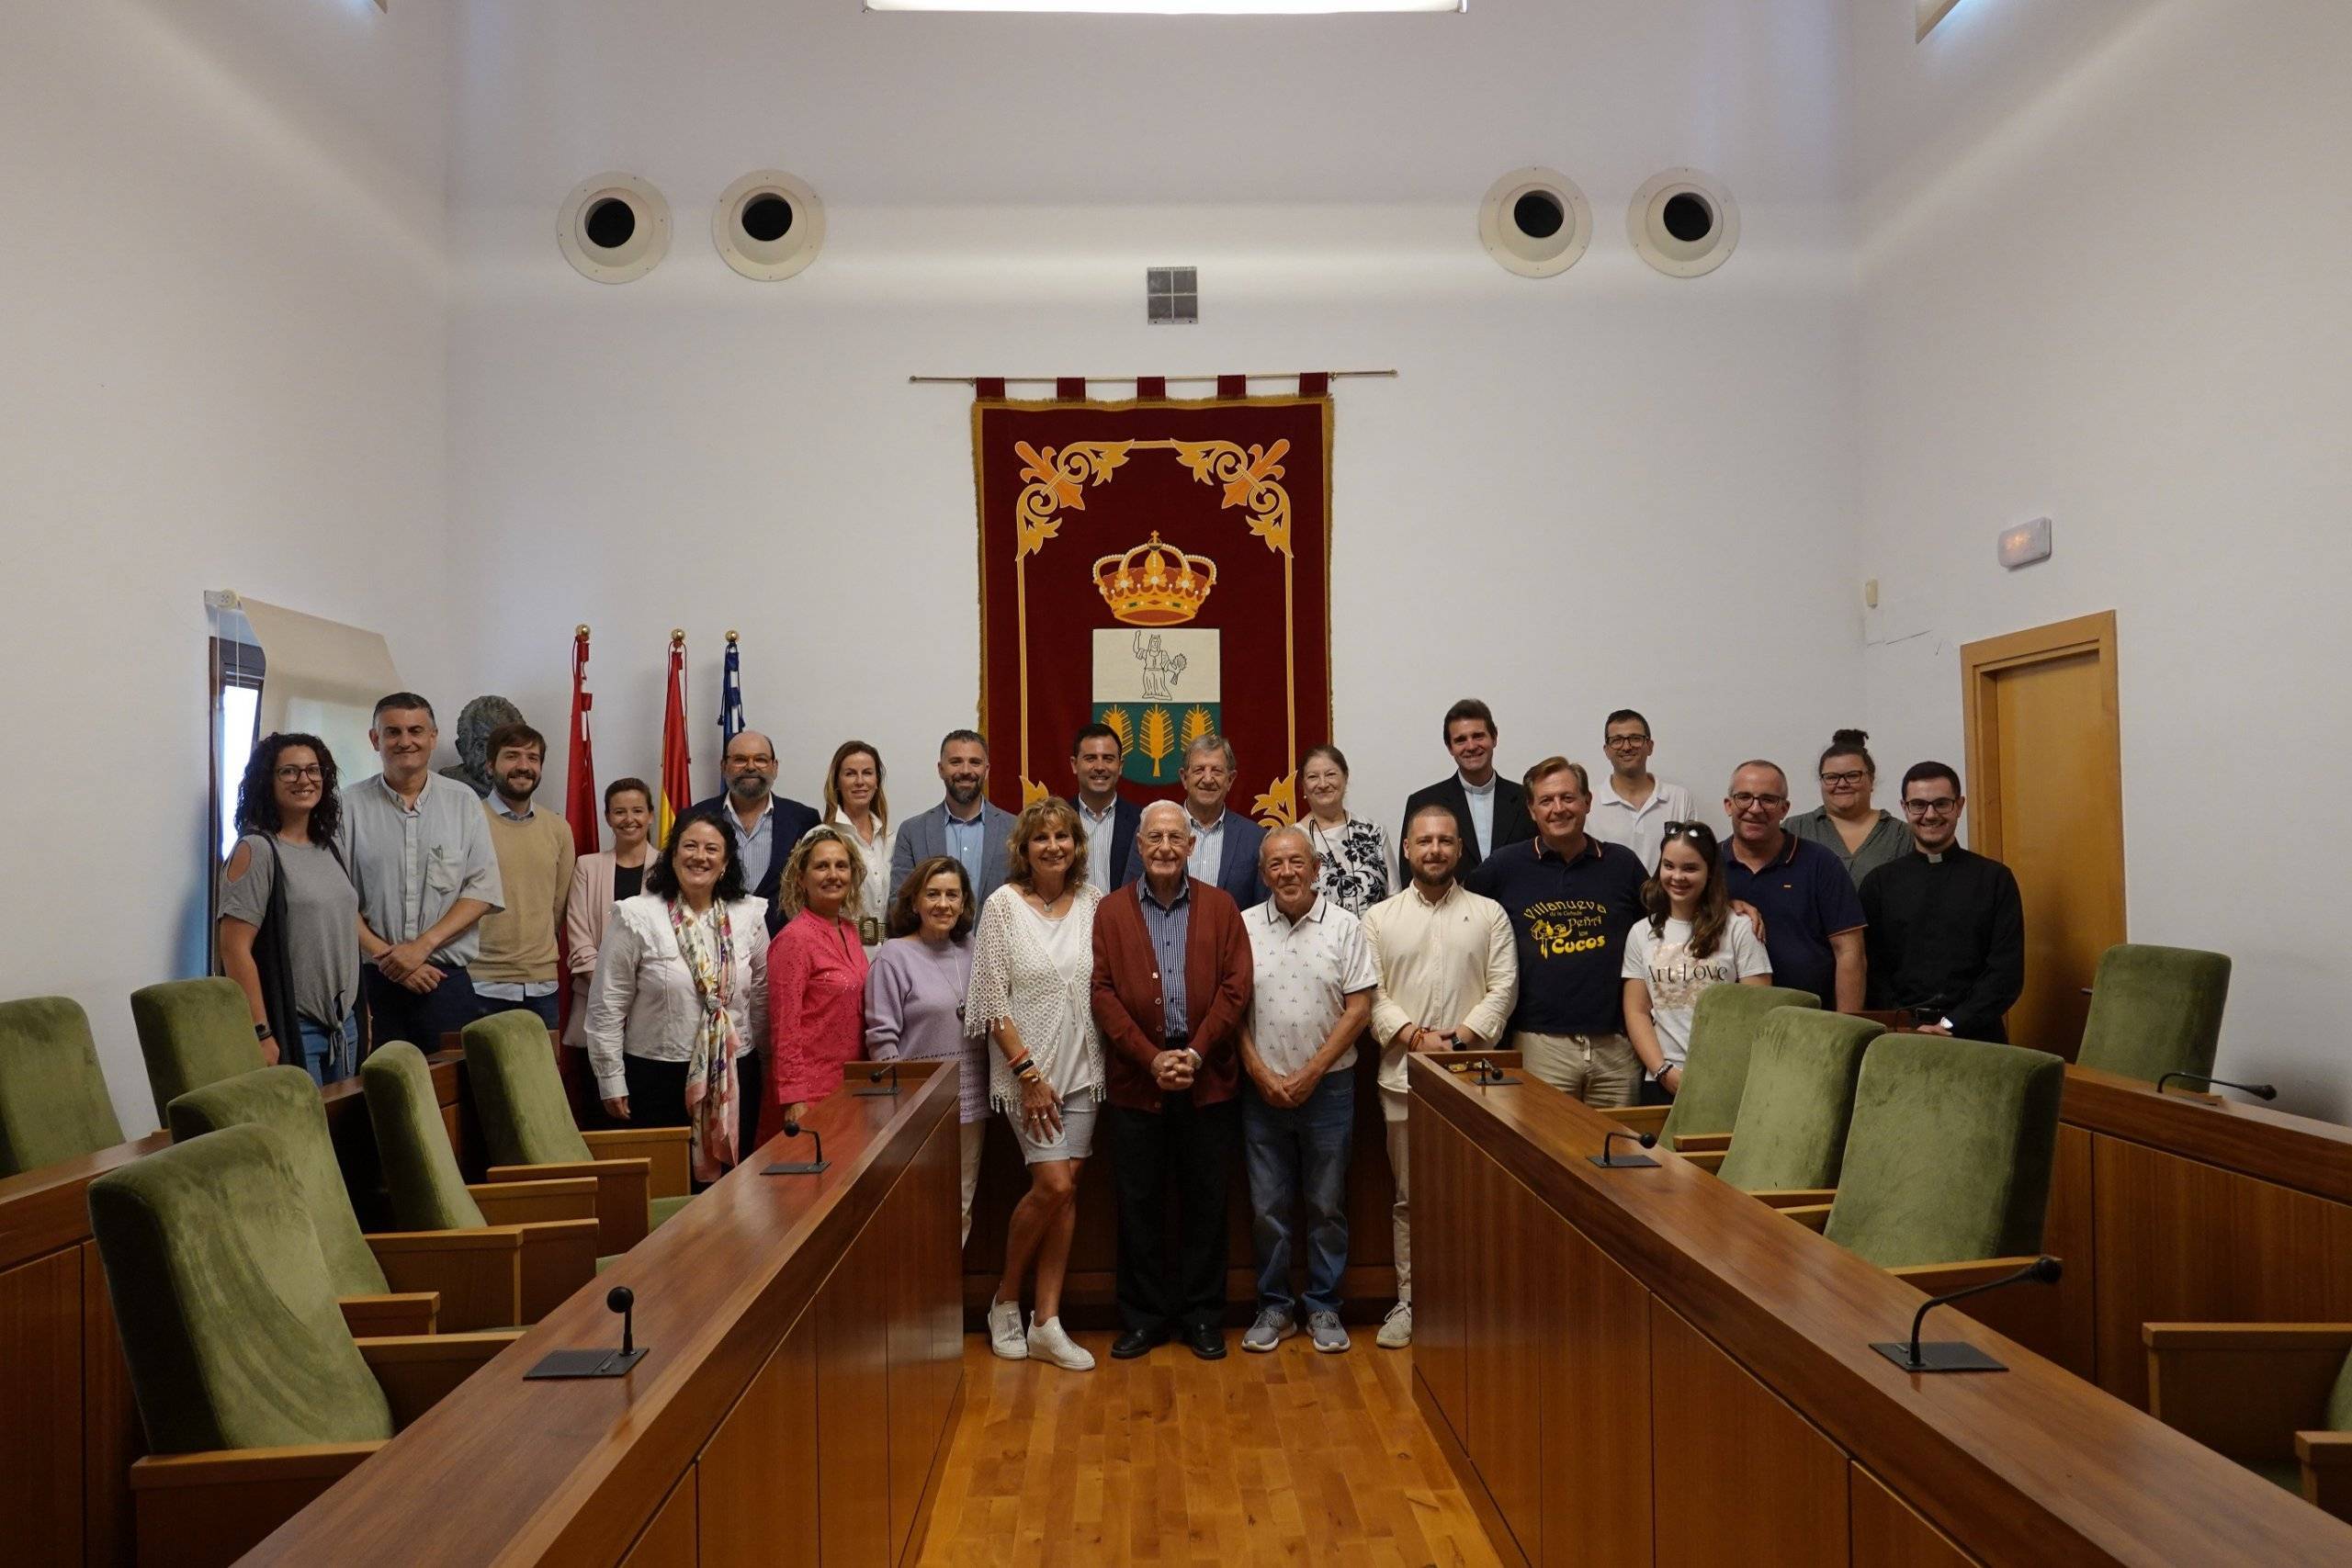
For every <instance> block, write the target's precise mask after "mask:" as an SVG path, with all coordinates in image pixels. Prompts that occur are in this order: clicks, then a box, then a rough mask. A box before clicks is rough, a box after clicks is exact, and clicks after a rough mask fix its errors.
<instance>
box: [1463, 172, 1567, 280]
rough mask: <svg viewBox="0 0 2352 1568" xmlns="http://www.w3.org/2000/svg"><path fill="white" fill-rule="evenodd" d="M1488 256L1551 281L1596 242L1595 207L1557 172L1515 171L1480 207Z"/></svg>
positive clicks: (1498, 183)
mask: <svg viewBox="0 0 2352 1568" xmlns="http://www.w3.org/2000/svg"><path fill="white" fill-rule="evenodd" d="M1478 238H1479V239H1480V240H1481V241H1483V242H1485V243H1486V247H1487V254H1488V255H1490V256H1493V257H1494V258H1495V260H1496V261H1498V262H1499V263H1500V264H1502V265H1503V266H1505V267H1507V268H1509V269H1510V271H1512V272H1515V273H1517V274H1519V276H1521V277H1552V276H1556V275H1558V274H1560V273H1563V272H1566V271H1567V270H1568V268H1570V267H1572V266H1574V265H1577V257H1578V256H1581V255H1583V254H1584V253H1585V247H1587V246H1588V245H1589V244H1591V243H1592V204H1591V203H1590V202H1589V201H1587V200H1585V198H1584V192H1582V191H1580V190H1578V189H1577V187H1576V182H1575V181H1573V180H1571V179H1569V178H1568V176H1567V175H1564V174H1562V173H1560V172H1559V171H1558V170H1557V169H1513V170H1512V171H1511V172H1510V174H1507V175H1504V176H1503V177H1502V178H1501V179H1498V180H1497V181H1496V182H1495V183H1494V184H1493V185H1491V186H1487V199H1486V200H1484V201H1482V202H1480V203H1479V204H1478Z"/></svg>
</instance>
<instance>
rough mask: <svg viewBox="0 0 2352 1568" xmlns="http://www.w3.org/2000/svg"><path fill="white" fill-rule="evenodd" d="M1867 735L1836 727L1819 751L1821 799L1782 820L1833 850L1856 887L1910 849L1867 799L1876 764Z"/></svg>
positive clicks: (1898, 827) (1888, 817)
mask: <svg viewBox="0 0 2352 1568" xmlns="http://www.w3.org/2000/svg"><path fill="white" fill-rule="evenodd" d="M1870 739H1871V738H1870V734H1869V732H1868V731H1866V730H1860V729H1841V730H1839V731H1838V733H1837V734H1835V735H1833V736H1831V737H1830V738H1829V748H1828V750H1826V751H1824V752H1822V753H1821V764H1820V776H1821V804H1820V805H1819V806H1817V807H1814V808H1813V809H1812V810H1811V811H1801V812H1799V813H1798V814H1797V815H1795V816H1794V817H1792V818H1789V819H1788V821H1787V822H1785V823H1784V824H1782V826H1783V827H1784V828H1785V829H1787V830H1788V831H1789V832H1792V833H1794V834H1795V835H1796V836H1797V837H1798V838H1800V839H1810V840H1813V841H1814V842H1815V843H1816V844H1819V845H1820V846H1821V847H1822V848H1823V849H1825V850H1827V851H1828V852H1830V853H1831V854H1834V855H1836V856H1837V857H1838V863H1840V864H1842V865H1843V866H1845V868H1846V874H1847V875H1848V876H1850V877H1852V878H1853V879H1854V886H1857V887H1860V886H1861V885H1862V878H1864V877H1865V876H1868V875H1869V874H1871V872H1874V871H1876V870H1877V869H1878V868H1879V867H1880V866H1883V865H1884V864H1886V863H1887V862H1889V861H1894V860H1901V859H1902V858H1903V857H1904V855H1905V854H1906V853H1908V852H1910V849H1911V834H1910V832H1909V831H1908V830H1907V829H1905V827H1904V826H1903V823H1902V822H1901V820H1900V819H1898V818H1896V817H1895V816H1894V813H1892V812H1888V811H1882V810H1880V809H1879V808H1878V807H1877V806H1876V805H1875V804H1873V803H1872V802H1871V792H1872V791H1873V790H1875V789H1876V788H1877V787H1878V763H1877V762H1876V761H1873V760H1872V759H1871V753H1870Z"/></svg>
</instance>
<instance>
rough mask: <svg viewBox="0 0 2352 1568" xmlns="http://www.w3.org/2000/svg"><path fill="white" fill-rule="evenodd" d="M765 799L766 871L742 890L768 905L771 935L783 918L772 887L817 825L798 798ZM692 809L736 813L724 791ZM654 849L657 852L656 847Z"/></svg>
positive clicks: (781, 925)
mask: <svg viewBox="0 0 2352 1568" xmlns="http://www.w3.org/2000/svg"><path fill="white" fill-rule="evenodd" d="M768 801H769V805H768V814H769V816H770V818H772V820H771V822H770V825H769V834H770V837H771V842H770V845H769V849H768V870H767V874H766V875H764V876H763V877H761V878H760V880H759V883H758V885H757V886H748V887H746V888H744V889H743V891H744V892H746V893H748V894H750V895H751V896H752V897H754V898H757V899H758V900H759V901H760V902H761V903H762V904H763V905H765V906H766V907H767V912H768V917H767V918H768V934H769V935H770V936H774V935H775V933H776V932H778V931H782V930H783V929H784V921H783V919H782V918H780V917H779V916H778V915H777V914H776V909H775V890H776V887H777V886H778V885H779V884H780V883H782V882H783V881H784V863H785V862H786V861H788V860H790V859H791V858H792V846H793V845H795V844H797V843H798V842H799V841H800V836H801V835H802V834H804V833H806V832H807V831H809V829H811V828H814V827H815V826H816V825H817V813H816V811H815V810H814V809H813V808H812V807H806V806H803V805H801V804H800V803H799V802H798V801H797V800H786V798H785V797H784V796H783V795H769V796H768ZM694 808H695V810H696V811H716V812H718V813H719V814H720V815H721V816H724V817H726V818H729V819H730V820H732V819H733V818H734V816H735V807H732V806H730V805H729V804H728V800H727V796H726V795H725V794H724V793H723V792H722V793H720V794H718V795H712V796H711V797H710V798H709V799H708V800H697V801H695V807H694ZM657 852H658V848H657Z"/></svg>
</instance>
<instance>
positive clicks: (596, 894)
mask: <svg viewBox="0 0 2352 1568" xmlns="http://www.w3.org/2000/svg"><path fill="white" fill-rule="evenodd" d="M645 863H646V866H647V867H648V868H649V869H650V868H651V866H652V864H653V857H652V854H651V852H650V851H649V852H648V853H647V856H646V862H645ZM612 914H613V852H612V851H610V850H598V851H597V852H595V853H594V854H593V855H582V856H581V857H580V858H579V859H578V860H576V861H574V862H572V863H571V893H570V894H569V895H567V896H566V897H565V898H564V901H563V940H564V950H565V957H564V964H565V967H566V968H568V969H570V970H571V1021H569V1022H567V1023H566V1024H565V1025H564V1029H563V1043H565V1044H566V1045H577V1046H580V1047H582V1049H585V1048H586V1046H587V1043H588V1042H587V1037H586V1035H585V1033H584V1032H583V1031H584V1029H585V1026H586V1023H587V1020H588V985H589V982H590V981H592V980H594V978H595V977H596V949H597V947H598V946H599V945H600V944H601V943H602V942H604V940H605V921H606V920H609V919H612Z"/></svg>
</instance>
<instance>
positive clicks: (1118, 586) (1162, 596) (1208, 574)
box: [1094, 530, 1216, 626]
mask: <svg viewBox="0 0 2352 1568" xmlns="http://www.w3.org/2000/svg"><path fill="white" fill-rule="evenodd" d="M1094 586H1095V587H1096V588H1098V589H1100V590H1101V591H1102V593H1103V603H1104V604H1108V605H1110V606H1111V614H1112V615H1115V616H1117V617H1118V618H1119V619H1120V620H1123V621H1125V622H1127V623H1128V624H1129V625H1131V626H1174V625H1176V624H1177V623H1178V622H1179V621H1189V620H1191V619H1192V618H1193V616H1194V615H1199V614H1200V613H1201V604H1202V602H1203V601H1204V600H1205V599H1206V598H1208V596H1209V590H1210V589H1212V588H1215V587H1216V562H1215V561H1213V560H1211V559H1209V558H1208V557H1206V556H1188V555H1186V554H1184V553H1183V552H1182V550H1179V549H1178V548H1176V547H1175V546H1173V545H1163V544H1161V543H1160V542H1159V532H1158V531H1157V530H1154V531H1153V533H1152V536H1151V538H1150V540H1149V541H1148V542H1147V543H1145V544H1140V545H1137V546H1136V547H1135V548H1133V549H1131V550H1129V551H1128V552H1127V553H1126V554H1125V555H1123V556H1104V557H1103V558H1102V559H1101V560H1098V561H1096V562H1095V563H1094Z"/></svg>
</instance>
